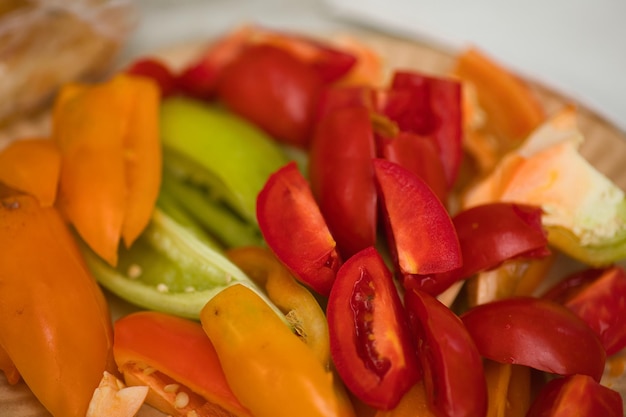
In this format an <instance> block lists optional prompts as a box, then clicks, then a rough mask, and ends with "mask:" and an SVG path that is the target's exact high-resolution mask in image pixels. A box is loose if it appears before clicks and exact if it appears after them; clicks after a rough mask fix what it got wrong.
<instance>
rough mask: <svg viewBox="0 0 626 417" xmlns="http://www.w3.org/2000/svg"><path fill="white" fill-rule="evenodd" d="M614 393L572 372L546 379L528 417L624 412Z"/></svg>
mask: <svg viewBox="0 0 626 417" xmlns="http://www.w3.org/2000/svg"><path fill="white" fill-rule="evenodd" d="M623 408H624V406H623V404H622V398H621V396H620V395H619V393H618V392H616V391H614V390H612V389H610V388H608V387H605V386H603V385H600V384H599V383H598V382H597V381H594V379H593V378H591V377H589V376H586V375H572V376H568V377H562V378H556V379H553V380H552V381H550V382H548V383H547V384H546V385H545V386H544V387H543V388H542V389H541V391H540V392H539V395H538V396H537V398H536V399H535V401H534V402H533V405H532V407H531V408H530V410H529V411H528V414H527V416H528V417H566V416H575V415H579V416H606V417H621V416H623V415H624V411H623Z"/></svg>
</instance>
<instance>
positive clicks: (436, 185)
mask: <svg viewBox="0 0 626 417" xmlns="http://www.w3.org/2000/svg"><path fill="white" fill-rule="evenodd" d="M377 143H378V150H379V155H380V157H382V158H384V159H386V160H388V161H391V162H395V163H397V164H399V165H401V166H403V167H404V168H407V169H408V170H410V171H412V172H413V173H415V174H416V175H418V176H419V177H420V178H422V179H423V180H424V182H425V183H426V184H428V186H429V187H430V188H431V189H432V190H433V192H434V193H435V194H436V195H437V197H439V199H440V200H441V202H442V203H443V204H444V205H447V200H448V184H447V180H446V174H445V171H444V167H443V164H442V162H441V159H440V158H439V151H438V150H437V146H436V145H435V143H434V142H433V141H432V140H430V138H427V137H424V136H421V135H418V134H416V133H412V132H399V133H398V135H397V136H395V137H393V138H384V137H381V136H378V140H377Z"/></svg>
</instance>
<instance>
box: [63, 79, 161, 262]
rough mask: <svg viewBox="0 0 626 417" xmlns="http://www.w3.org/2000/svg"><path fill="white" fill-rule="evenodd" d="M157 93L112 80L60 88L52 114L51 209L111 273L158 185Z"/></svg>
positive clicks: (142, 83) (143, 84)
mask: <svg viewBox="0 0 626 417" xmlns="http://www.w3.org/2000/svg"><path fill="white" fill-rule="evenodd" d="M159 101H160V100H159V90H158V87H157V85H156V84H155V83H154V82H153V81H151V80H148V79H146V78H143V77H136V76H130V75H126V74H119V75H117V76H115V77H113V78H112V79H111V80H109V81H106V82H104V83H101V84H97V85H91V86H87V85H68V86H66V87H64V88H63V90H62V91H61V92H60V94H59V96H58V98H57V101H56V102H55V106H54V109H53V139H54V140H55V141H56V143H57V144H58V146H59V148H60V150H61V174H60V185H59V196H58V200H59V207H60V208H61V210H62V211H63V213H64V214H65V216H66V217H67V218H68V220H69V221H70V222H71V223H72V224H73V225H74V226H75V228H76V230H77V231H78V234H79V235H80V236H81V237H82V238H83V240H84V241H85V242H86V243H87V244H88V245H89V246H90V247H91V249H93V251H94V252H96V253H97V254H98V255H99V256H101V257H102V258H103V259H105V260H106V261H107V262H108V263H110V264H111V265H115V264H116V263H117V249H118V245H119V241H120V239H121V238H123V239H124V243H125V244H126V246H127V247H128V246H130V245H131V244H132V242H133V241H134V240H135V239H136V238H137V236H138V235H139V233H141V231H142V230H143V229H144V228H145V227H146V225H147V224H148V222H149V220H150V216H151V214H152V211H153V209H154V206H155V204H156V198H157V196H158V191H159V187H160V181H161V147H160V140H159V133H158V112H159Z"/></svg>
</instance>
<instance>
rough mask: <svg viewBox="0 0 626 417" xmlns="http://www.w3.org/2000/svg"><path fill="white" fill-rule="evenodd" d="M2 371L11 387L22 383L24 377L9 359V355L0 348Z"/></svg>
mask: <svg viewBox="0 0 626 417" xmlns="http://www.w3.org/2000/svg"><path fill="white" fill-rule="evenodd" d="M0 371H2V372H4V376H5V377H6V379H7V382H8V383H9V384H10V385H15V384H17V383H18V382H20V379H22V377H21V376H20V371H18V370H17V367H16V366H15V364H14V363H13V361H12V360H11V358H10V357H9V354H8V353H7V352H6V351H5V350H4V349H2V346H0Z"/></svg>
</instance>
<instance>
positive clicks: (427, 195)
mask: <svg viewBox="0 0 626 417" xmlns="http://www.w3.org/2000/svg"><path fill="white" fill-rule="evenodd" d="M374 172H375V177H376V182H377V185H378V189H379V197H380V198H381V199H382V202H383V211H384V213H385V214H384V216H383V219H384V222H385V227H386V229H387V239H388V240H389V242H390V244H389V247H390V250H391V252H392V255H393V256H394V259H395V262H396V264H397V266H398V270H399V272H400V274H401V275H412V274H419V275H428V274H436V273H442V272H447V271H450V270H453V269H456V268H458V267H460V266H461V248H460V245H459V240H458V237H457V235H456V231H455V229H454V225H453V224H452V219H451V218H450V215H449V214H448V212H447V210H446V208H445V207H444V205H443V203H442V202H441V201H440V200H439V198H438V197H437V196H436V195H435V193H433V191H432V190H431V189H430V187H428V185H427V184H426V183H425V182H424V180H422V179H421V178H420V177H418V176H417V175H415V174H414V173H412V172H411V171H409V170H408V169H406V168H404V167H402V166H400V165H398V164H396V163H394V162H391V161H387V160H384V159H375V160H374Z"/></svg>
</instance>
